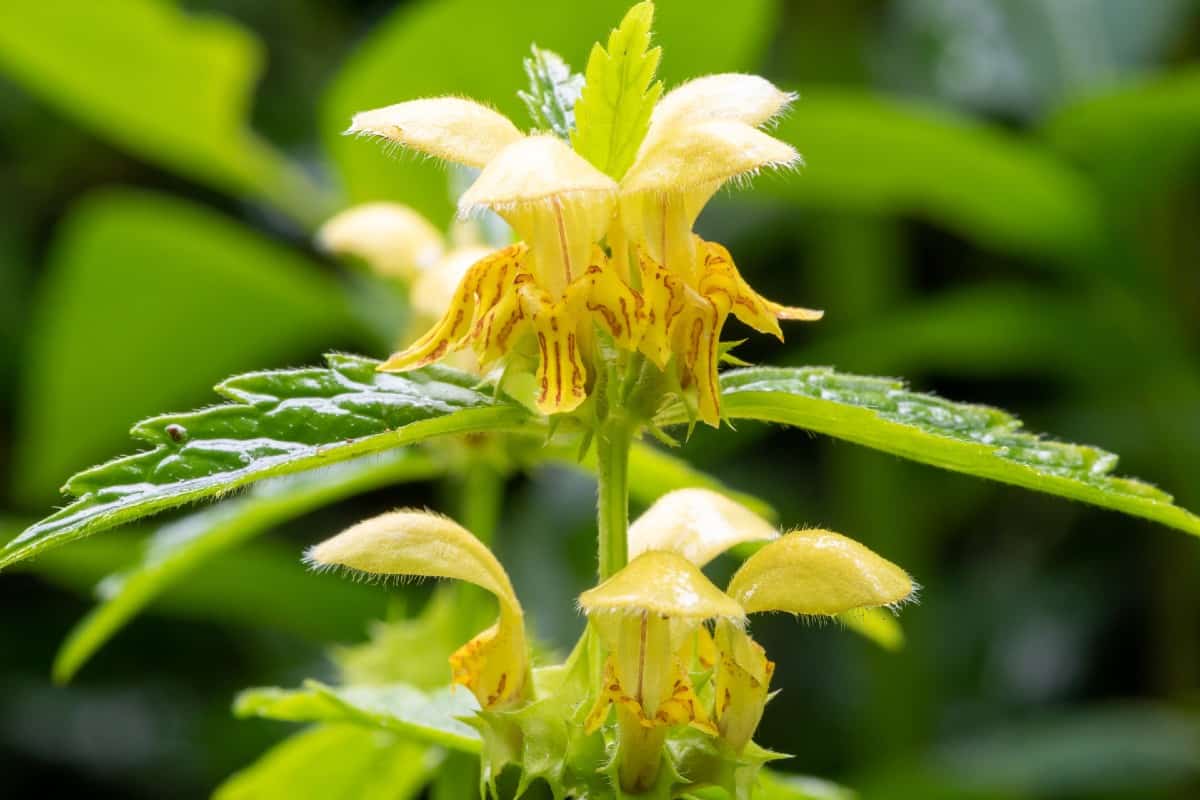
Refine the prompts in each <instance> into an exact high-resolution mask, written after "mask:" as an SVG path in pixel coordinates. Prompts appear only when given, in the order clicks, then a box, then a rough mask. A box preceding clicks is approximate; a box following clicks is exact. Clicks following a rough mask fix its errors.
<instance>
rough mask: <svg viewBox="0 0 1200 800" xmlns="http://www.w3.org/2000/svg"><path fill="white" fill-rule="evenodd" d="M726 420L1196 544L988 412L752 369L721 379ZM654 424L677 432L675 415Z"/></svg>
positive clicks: (1192, 519) (1067, 449)
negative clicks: (832, 441) (854, 449)
mask: <svg viewBox="0 0 1200 800" xmlns="http://www.w3.org/2000/svg"><path fill="white" fill-rule="evenodd" d="M721 385H722V404H723V412H724V414H725V416H726V417H727V418H729V419H755V420H761V421H764V422H778V423H782V424H785V425H794V426H796V427H800V428H805V429H807V430H812V431H816V432H818V433H824V434H828V435H829V436H834V437H837V438H840V439H846V440H848V441H851V442H855V443H857V444H861V445H864V446H866V447H870V448H873V449H876V450H882V451H884V452H887V453H893V454H895V455H898V456H902V457H904V458H908V459H911V460H913V461H919V462H921V463H924V464H931V465H933V466H936V467H942V468H943V469H948V470H951V471H953V472H961V473H965V474H968V475H975V476H977V477H981V478H990V479H992V480H996V481H1000V482H1002V483H1010V484H1014V485H1017V486H1023V487H1025V488H1027V489H1033V490H1035V491H1040V492H1046V493H1048V494H1054V495H1059V496H1061V497H1067V498H1070V499H1072V500H1079V501H1081V502H1084V503H1091V504H1093V505H1097V506H1101V507H1103V508H1109V509H1112V510H1114V511H1121V512H1123V513H1126V514H1131V515H1133V516H1137V517H1144V518H1145V519H1150V520H1154V521H1156V522H1160V523H1162V524H1164V525H1167V526H1170V527H1172V528H1177V529H1178V530H1181V531H1185V532H1187V533H1191V534H1193V535H1197V536H1200V517H1197V516H1195V515H1194V514H1192V513H1191V512H1189V511H1186V510H1184V509H1182V508H1180V507H1179V506H1176V505H1174V503H1173V502H1172V498H1171V496H1170V495H1169V494H1167V493H1166V492H1163V491H1161V490H1159V489H1157V488H1155V487H1153V486H1151V485H1149V484H1147V483H1142V482H1140V481H1137V480H1133V479H1130V478H1118V477H1114V476H1113V475H1112V474H1111V473H1112V471H1113V469H1114V468H1115V467H1116V464H1117V457H1116V456H1115V455H1113V454H1112V453H1108V452H1105V451H1103V450H1100V449H1098V448H1095V447H1088V446H1084V445H1076V444H1064V443H1061V442H1054V441H1049V440H1046V439H1043V438H1041V437H1039V436H1037V435H1035V434H1032V433H1029V432H1028V431H1025V430H1023V429H1022V428H1021V423H1020V421H1019V420H1017V419H1016V418H1015V417H1012V416H1011V415H1009V414H1006V413H1005V412H1003V411H1000V410H998V409H995V408H990V407H987V406H978V405H968V404H964V403H952V402H950V401H948V400H942V399H941V398H938V397H934V396H932V395H928V394H919V393H917V392H913V391H910V390H909V389H908V388H906V387H905V385H904V384H903V383H902V382H900V381H897V380H893V379H890V378H874V377H862V376H856V375H842V374H839V373H837V372H835V371H833V370H832V369H829V368H827V367H796V368H786V367H756V368H752V369H741V370H734V371H731V372H727V373H725V374H724V375H722V377H721ZM660 422H662V424H681V423H684V422H686V414H685V412H684V411H683V409H681V408H679V407H678V406H675V407H673V408H672V409H670V410H668V412H666V414H665V415H664V418H663V419H662V420H660Z"/></svg>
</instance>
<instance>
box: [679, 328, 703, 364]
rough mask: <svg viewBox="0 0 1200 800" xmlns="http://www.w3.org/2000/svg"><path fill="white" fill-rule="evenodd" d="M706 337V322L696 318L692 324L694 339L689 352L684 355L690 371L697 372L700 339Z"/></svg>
mask: <svg viewBox="0 0 1200 800" xmlns="http://www.w3.org/2000/svg"><path fill="white" fill-rule="evenodd" d="M703 335H704V320H702V319H700V318H699V317H696V320H695V321H694V322H693V323H692V338H691V341H690V342H689V343H688V351H687V353H685V354H684V358H685V359H686V361H687V365H688V369H691V370H693V371H694V370H695V368H696V359H698V358H699V357H700V339H701V337H703Z"/></svg>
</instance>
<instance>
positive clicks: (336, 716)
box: [233, 681, 480, 753]
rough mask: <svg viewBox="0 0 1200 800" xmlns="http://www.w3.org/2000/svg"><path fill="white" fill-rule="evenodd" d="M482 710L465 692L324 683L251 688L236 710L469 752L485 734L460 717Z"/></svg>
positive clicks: (240, 698)
mask: <svg viewBox="0 0 1200 800" xmlns="http://www.w3.org/2000/svg"><path fill="white" fill-rule="evenodd" d="M476 709H478V706H477V705H476V703H475V698H474V697H472V696H471V693H470V692H468V691H466V690H465V689H459V690H458V691H453V690H451V689H438V690H435V691H432V692H423V691H421V690H420V689H416V688H413V687H412V686H407V685H405V684H391V685H389V686H348V687H344V688H335V687H331V686H326V685H325V684H322V683H320V682H318V681H307V682H306V683H305V684H304V688H302V689H296V690H287V689H248V690H246V691H244V692H242V693H241V694H240V695H238V698H237V701H236V702H235V703H234V707H233V710H234V713H235V714H237V715H238V716H240V717H267V718H269V719H278V720H285V721H288V722H353V723H357V724H359V725H368V726H373V727H377V728H383V729H385V730H389V731H395V732H397V733H402V734H404V735H406V736H409V737H411V738H412V739H414V740H417V741H423V742H428V743H430V744H439V745H442V746H444V747H449V748H450V749H452V750H463V751H465V752H468V753H478V752H479V746H480V740H479V734H478V733H476V731H475V729H474V728H471V727H469V726H468V725H467V724H466V723H464V722H461V721H460V719H459V718H460V717H465V716H470V715H471V714H472V713H474V712H475V710H476Z"/></svg>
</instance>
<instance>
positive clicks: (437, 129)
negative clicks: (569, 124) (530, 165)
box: [346, 97, 524, 167]
mask: <svg viewBox="0 0 1200 800" xmlns="http://www.w3.org/2000/svg"><path fill="white" fill-rule="evenodd" d="M346 132H347V133H357V134H362V135H364V136H378V137H381V138H384V139H388V140H391V141H393V142H399V143H400V144H402V145H404V146H405V147H407V148H410V149H412V150H418V151H420V152H422V153H425V154H427V155H431V156H434V157H435V158H440V159H444V160H446V161H454V162H456V163H459V164H466V165H467V166H468V167H482V166H484V165H485V164H487V163H488V162H489V161H491V160H492V159H493V158H495V156H496V154H498V153H499V152H500V151H501V150H503V149H504V148H505V147H507V146H508V145H510V144H512V143H513V142H516V141H518V140H520V139H521V138H522V137H523V136H524V134H522V133H521V131H519V130H518V129H517V126H516V125H514V124H513V123H512V121H511V120H510V119H509V118H508V117H506V116H504V115H503V114H501V113H499V112H498V111H493V110H492V109H490V108H488V107H487V106H485V105H483V104H482V103H477V102H475V101H474V100H467V99H466V98H462V97H427V98H424V99H421V100H409V101H407V102H405V103H396V104H395V105H391V106H385V107H383V108H376V109H372V110H370V111H362V112H360V113H358V114H355V115H354V119H353V121H352V122H351V123H350V129H349V130H348V131H346Z"/></svg>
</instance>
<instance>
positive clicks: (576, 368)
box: [567, 333, 583, 397]
mask: <svg viewBox="0 0 1200 800" xmlns="http://www.w3.org/2000/svg"><path fill="white" fill-rule="evenodd" d="M567 355H568V357H569V358H570V359H571V394H573V395H574V396H576V397H579V396H580V395H582V394H583V372H582V370H581V367H580V364H579V360H578V359H577V358H576V356H575V334H573V333H568V334H567Z"/></svg>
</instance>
